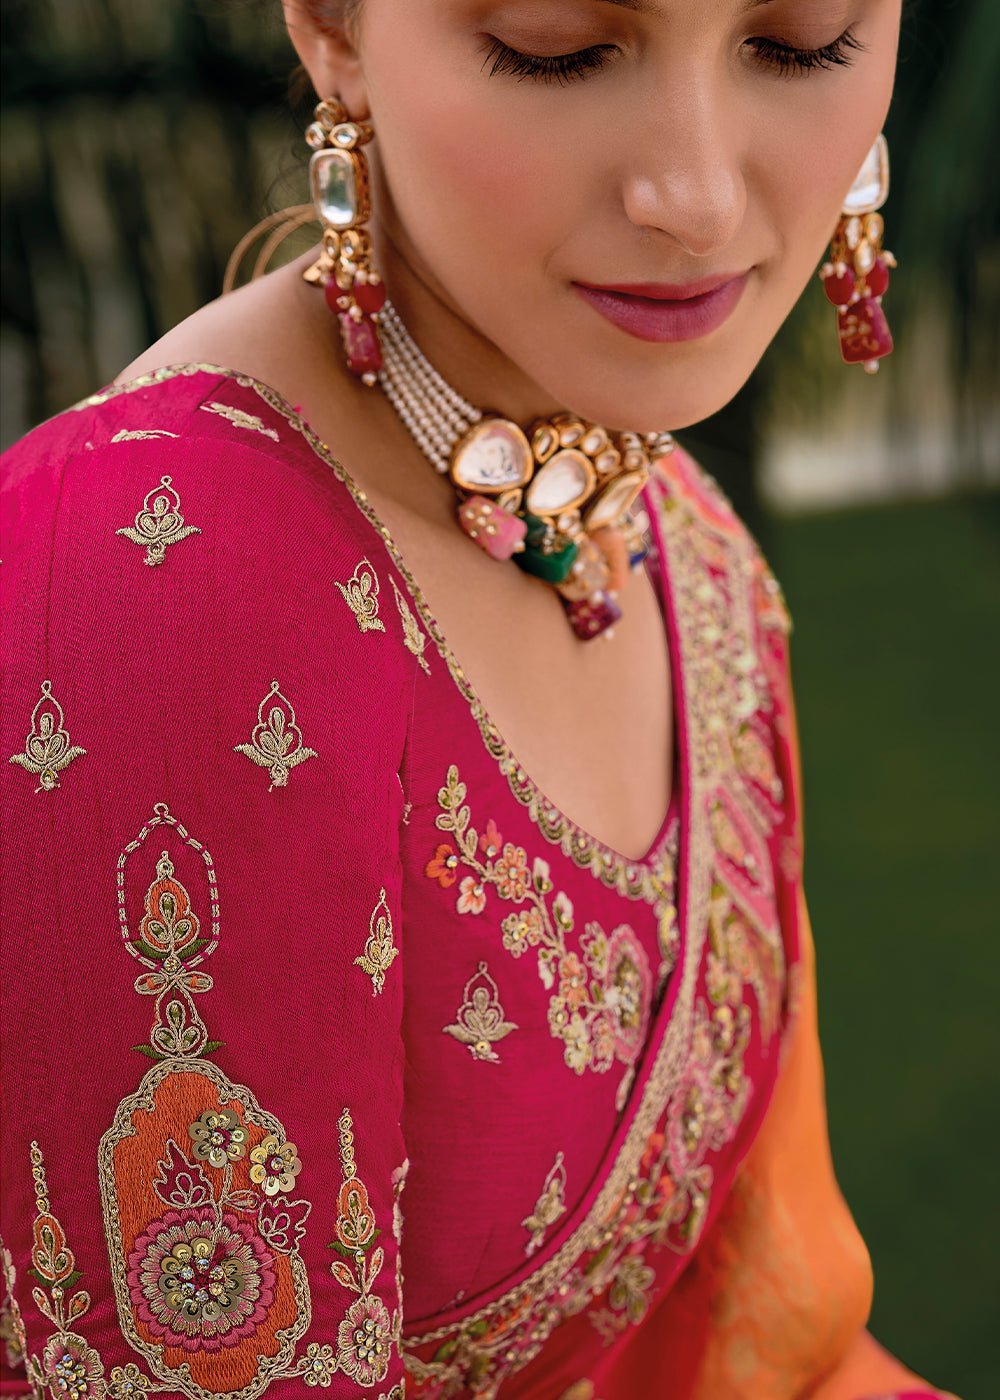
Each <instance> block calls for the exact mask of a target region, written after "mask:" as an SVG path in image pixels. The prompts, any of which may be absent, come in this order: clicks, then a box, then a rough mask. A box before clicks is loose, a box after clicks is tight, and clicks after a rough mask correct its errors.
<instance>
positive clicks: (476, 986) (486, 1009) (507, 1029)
mask: <svg viewBox="0 0 1000 1400" xmlns="http://www.w3.org/2000/svg"><path fill="white" fill-rule="evenodd" d="M463 997H464V1000H463V1002H462V1005H461V1006H460V1007H459V1008H458V1014H457V1015H456V1017H455V1022H456V1024H455V1025H453V1026H445V1027H444V1028H443V1029H444V1031H445V1034H446V1035H453V1036H454V1037H455V1039H456V1040H459V1041H461V1042H462V1044H463V1045H467V1046H468V1047H469V1053H470V1054H471V1055H472V1058H473V1059H474V1060H489V1061H490V1062H491V1063H492V1064H495V1065H498V1064H499V1063H500V1056H499V1055H498V1054H497V1053H496V1051H495V1050H494V1049H493V1046H494V1045H495V1044H496V1042H497V1041H498V1040H503V1038H504V1036H506V1035H510V1033H511V1031H516V1030H517V1022H516V1021H508V1020H506V1019H505V1013H504V1009H503V1007H502V1006H501V1005H500V991H499V988H498V987H497V984H496V983H495V982H494V980H493V978H492V977H491V976H490V974H489V973H488V972H487V970H486V964H485V963H484V962H481V963H480V964H479V969H478V971H477V972H476V973H475V974H474V975H473V976H472V977H470V978H469V980H468V982H466V984H465V991H464V992H463Z"/></svg>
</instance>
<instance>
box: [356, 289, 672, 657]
mask: <svg viewBox="0 0 1000 1400" xmlns="http://www.w3.org/2000/svg"><path fill="white" fill-rule="evenodd" d="M378 332H379V339H380V341H381V346H382V366H381V369H380V370H379V372H378V383H379V384H380V386H381V388H382V390H383V392H384V393H385V396H386V398H387V399H388V400H389V402H390V403H391V404H392V406H393V408H394V409H395V410H396V412H397V414H398V415H399V417H400V419H401V421H402V423H403V424H404V426H405V427H406V428H407V430H408V431H409V433H410V435H411V436H412V438H413V440H414V441H415V442H416V444H417V446H418V447H419V448H420V450H421V452H423V454H424V456H425V457H426V458H427V459H428V460H429V461H430V463H431V464H432V466H433V467H434V468H435V469H436V470H437V471H439V472H440V473H441V474H442V475H447V476H449V477H450V478H451V481H452V484H453V485H454V487H455V489H456V491H457V493H458V497H459V505H458V512H457V514H458V523H459V524H460V525H461V527H462V529H463V530H464V531H465V533H466V534H467V535H468V536H469V538H470V539H473V540H475V542H476V544H478V545H479V546H480V548H482V549H484V550H485V551H486V553H487V554H488V555H489V556H490V557H491V558H492V559H501V560H502V559H513V560H514V562H515V563H516V564H517V565H518V567H519V568H521V569H523V570H524V571H525V573H529V574H533V575H534V576H535V577H536V578H540V579H544V580H545V582H546V583H549V584H551V585H552V586H553V587H554V588H555V590H556V592H557V593H558V594H559V596H560V598H561V600H562V603H563V606H564V608H565V609H566V614H567V616H568V618H569V621H570V625H571V626H572V628H573V631H574V632H575V633H576V635H577V636H578V637H579V638H581V640H583V641H589V640H590V639H591V638H593V637H598V636H600V635H601V634H602V633H604V634H605V635H608V633H609V629H610V628H611V627H612V626H613V625H614V623H615V622H616V621H617V620H618V618H620V617H621V609H620V607H619V606H618V602H617V595H618V593H619V591H620V590H621V589H622V588H623V587H624V585H625V582H626V580H627V577H628V573H629V569H630V568H632V569H636V568H638V567H639V565H640V564H641V563H642V560H643V559H644V558H645V555H646V548H645V546H644V544H643V542H642V537H641V535H640V533H639V531H638V530H637V529H636V527H635V525H634V523H633V521H632V518H631V514H630V511H631V508H632V506H633V505H634V503H635V501H636V499H637V497H638V496H639V493H640V492H641V490H642V488H643V487H644V486H645V484H646V482H647V481H648V479H649V473H650V469H651V467H652V464H653V463H654V462H655V461H656V460H657V459H658V458H660V457H663V456H665V455H666V454H667V453H668V452H670V451H672V449H673V445H674V444H673V439H672V438H671V436H670V434H669V433H665V432H664V433H644V434H641V433H632V432H622V433H610V432H608V431H607V430H606V429H605V428H602V427H600V426H599V425H597V424H595V423H587V422H585V421H584V420H583V419H581V418H577V417H576V416H575V415H573V414H570V413H561V414H558V415H556V416H555V417H553V418H549V419H537V420H536V421H535V422H533V423H532V424H530V426H529V427H528V428H527V429H526V430H525V429H523V428H521V427H520V426H519V425H518V424H517V423H514V422H512V421H511V420H510V419H509V418H503V417H501V416H500V415H498V414H493V413H483V412H481V410H479V409H478V408H475V407H474V406H473V405H472V404H470V403H468V402H467V401H466V400H465V399H463V398H462V396H461V394H459V393H458V392H457V391H456V390H455V389H453V388H452V387H451V385H450V384H448V383H446V382H445V380H444V379H442V377H441V375H440V374H438V372H437V370H436V369H435V368H434V367H433V365H432V364H431V363H430V362H429V361H428V360H427V358H426V357H425V356H424V354H423V353H422V352H421V350H420V349H419V348H418V346H417V345H416V344H415V342H414V340H413V338H412V337H411V335H410V334H409V332H408V331H407V329H406V327H405V326H404V325H403V323H402V321H401V320H400V318H399V313H398V312H397V311H396V309H395V307H393V306H392V304H391V303H390V302H388V301H387V302H386V303H385V305H384V307H383V308H382V309H381V310H380V311H379V314H378Z"/></svg>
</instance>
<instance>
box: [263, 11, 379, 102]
mask: <svg viewBox="0 0 1000 1400" xmlns="http://www.w3.org/2000/svg"><path fill="white" fill-rule="evenodd" d="M283 5H284V10H285V24H286V25H287V27H288V35H289V38H290V39H291V41H292V43H293V45H294V46H295V52H296V53H297V54H298V56H299V58H300V59H301V60H302V65H303V67H304V68H305V70H306V72H307V73H308V74H309V77H310V79H311V80H312V85H313V87H314V88H315V89H316V92H317V94H318V95H319V97H320V99H323V98H326V97H336V98H339V100H340V101H341V102H343V104H344V106H345V107H346V108H347V110H348V112H349V113H350V115H351V116H352V117H353V118H354V119H355V121H364V120H365V118H366V117H368V116H369V115H370V112H369V105H368V90H367V86H366V84H365V79H364V73H363V72H362V68H361V60H360V57H359V55H358V51H357V48H356V47H355V39H356V37H357V26H356V25H347V24H345V23H344V22H343V21H342V20H340V19H338V18H336V17H335V16H334V15H327V14H324V9H326V8H329V9H330V10H333V9H334V8H335V7H334V5H332V4H331V5H328V6H324V5H323V3H322V0H283Z"/></svg>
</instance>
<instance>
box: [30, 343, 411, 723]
mask: <svg viewBox="0 0 1000 1400" xmlns="http://www.w3.org/2000/svg"><path fill="white" fill-rule="evenodd" d="M5 467H6V470H5V472H4V496H5V505H4V535H5V542H4V551H3V553H4V566H5V573H6V575H7V579H8V583H9V585H10V589H11V596H16V597H18V598H19V599H23V600H24V623H25V625H24V627H23V628H22V629H21V640H20V642H19V643H18V645H19V648H20V649H21V654H20V655H19V657H18V658H17V665H18V666H21V667H23V666H27V667H28V669H29V670H32V671H34V670H38V668H41V670H38V674H39V675H42V674H48V672H46V671H45V667H46V666H49V667H50V669H51V666H52V664H53V663H52V662H51V661H48V660H46V659H44V658H43V657H42V656H41V655H39V656H37V657H35V658H34V662H33V663H32V658H31V655H30V653H31V652H32V651H33V650H34V649H35V643H36V641H37V644H38V646H39V647H41V646H42V638H43V636H44V635H46V629H48V630H49V632H51V634H52V635H55V634H56V633H58V635H59V637H60V645H61V644H62V643H66V644H67V645H68V646H70V647H71V648H72V647H85V648H90V650H91V651H93V650H94V649H95V647H96V650H97V651H100V650H102V648H103V649H104V650H107V649H108V647H107V646H105V643H106V642H107V643H108V645H109V646H110V649H111V650H113V651H115V653H116V654H118V653H120V652H124V651H126V650H127V651H128V653H129V654H130V656H131V658H132V659H133V660H134V659H135V658H137V657H138V656H140V655H142V654H144V653H145V654H147V655H148V657H149V658H150V660H152V658H153V657H154V656H156V655H158V656H160V657H161V658H162V659H164V660H166V658H168V657H169V658H170V660H169V664H170V665H171V666H172V667H181V668H182V669H186V670H187V671H188V673H189V674H190V675H191V676H192V677H194V676H195V675H197V677H198V683H199V685H201V686H204V687H206V688H208V689H209V690H211V689H212V688H213V687H215V688H217V687H219V686H221V685H223V684H225V685H227V686H231V685H232V680H233V677H234V676H237V675H244V674H245V673H246V672H247V671H253V672H256V671H257V670H258V669H259V670H260V677H259V678H257V680H256V683H257V685H258V688H259V687H260V685H261V684H263V683H264V682H267V683H268V684H269V683H270V681H271V680H272V679H273V678H274V677H276V676H277V677H279V678H281V679H282V683H283V684H284V676H285V675H286V674H287V672H288V671H289V669H292V670H294V671H295V672H296V673H297V674H298V676H299V678H300V681H299V684H300V687H304V686H308V687H310V688H314V689H316V690H317V691H318V692H320V693H322V694H324V695H326V697H327V701H326V703H328V704H332V705H334V706H335V707H336V709H337V712H338V715H339V716H340V718H339V720H338V721H337V722H338V724H339V725H340V726H341V727H343V724H344V723H346V722H348V720H349V722H350V725H351V726H352V727H353V728H354V729H357V730H358V733H359V736H360V735H361V733H362V731H364V732H368V729H369V728H371V727H372V726H376V727H378V728H379V730H380V733H381V735H382V740H380V742H382V741H383V740H384V739H385V738H386V737H389V731H390V730H391V732H392V733H397V734H398V737H399V740H400V742H401V736H402V732H403V728H404V727H405V703H406V702H405V696H406V693H407V691H408V687H409V685H410V684H412V682H413V670H414V665H415V664H416V660H415V657H414V655H413V653H412V648H409V649H408V646H407V642H406V637H405V635H404V630H403V628H402V626H401V624H400V617H399V615H398V613H397V607H396V605H395V603H394V600H393V590H392V588H391V585H390V577H392V575H393V571H394V568H395V565H394V562H393V559H392V556H391V555H390V553H389V552H388V549H387V541H386V537H385V534H384V531H383V530H382V528H381V526H380V524H379V522H378V521H377V519H376V518H375V517H374V516H373V515H372V513H371V512H370V510H369V509H368V506H367V502H366V499H365V497H364V495H363V493H361V492H360V491H358V490H357V488H356V487H355V486H354V485H353V483H352V482H351V481H350V479H349V478H348V476H347V474H346V473H345V471H344V470H343V468H342V467H341V466H340V464H339V463H338V462H337V461H336V459H335V458H334V457H333V455H332V453H330V452H329V451H328V450H327V449H326V448H325V447H324V445H323V444H322V443H321V442H319V440H318V439H316V438H315V436H314V435H313V434H312V433H311V432H310V429H309V427H308V425H307V424H306V423H304V422H303V421H302V419H301V418H300V417H299V415H298V414H297V413H296V412H295V409H294V407H292V406H291V405H289V404H287V403H285V402H284V401H283V400H282V399H281V398H280V396H278V395H277V394H276V393H274V392H273V391H271V390H270V389H268V388H267V387H266V386H264V385H261V384H258V383H256V382H255V381H253V380H250V379H248V378H247V377H245V376H241V375H234V374H229V373H226V372H225V371H221V370H218V369H213V368H210V367H205V366H184V367H181V368H179V369H174V370H169V371H156V372H155V373H153V374H150V375H148V376H145V377H141V378H139V379H137V380H134V381H132V382H131V383H129V384H125V385H122V386H118V387H115V388H112V389H109V390H105V391H103V392H102V393H100V394H96V395H94V396H93V397H92V398H91V399H89V400H87V401H85V402H84V403H82V404H80V405H78V406H77V407H76V408H74V409H71V410H69V411H67V412H66V413H63V414H60V415H59V416H58V417H56V418H54V419H52V420H50V421H49V422H48V423H45V424H43V425H42V426H41V427H39V428H38V429H36V430H35V431H34V432H33V433H31V434H29V435H28V437H27V438H25V439H23V440H22V441H21V442H20V443H19V444H17V445H16V446H15V447H14V448H12V449H11V450H10V452H9V453H8V454H7V459H6V462H5ZM380 594H381V597H380ZM383 619H384V620H383ZM109 626H111V627H113V628H114V629H115V630H116V636H115V637H114V639H113V645H112V644H111V643H112V639H111V638H108V637H107V636H106V634H107V631H108V628H109ZM33 639H34V640H33ZM129 664H131V662H130V663H129ZM89 665H90V660H89V653H88V661H87V666H89ZM119 669H120V665H119ZM265 672H266V674H265ZM93 679H94V681H95V683H96V681H97V678H96V676H95V677H94V678H93ZM264 690H266V685H264ZM261 693H262V694H263V693H264V691H263V690H262V692H261ZM257 698H258V699H259V698H260V697H259V696H258V697H257ZM393 716H394V717H395V718H394V720H393V718H392V717H393ZM387 725H388V729H387Z"/></svg>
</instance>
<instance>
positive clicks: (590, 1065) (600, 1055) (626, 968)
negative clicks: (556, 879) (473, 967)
mask: <svg viewBox="0 0 1000 1400" xmlns="http://www.w3.org/2000/svg"><path fill="white" fill-rule="evenodd" d="M465 799H466V786H465V784H464V783H463V782H461V781H460V780H459V776H458V769H457V768H456V767H455V765H454V764H452V766H451V767H450V768H449V769H448V776H447V780H446V782H445V786H444V787H443V788H441V789H439V791H438V806H439V807H440V808H441V811H440V812H439V813H438V816H437V818H436V825H437V826H438V827H439V829H440V830H442V831H446V832H448V833H449V834H451V835H452V836H453V837H454V839H455V841H456V843H457V846H458V850H457V851H456V850H455V848H454V847H453V846H451V845H448V844H443V845H440V846H438V848H437V850H436V852H435V854H434V856H433V857H432V859H431V860H430V861H429V862H428V863H427V866H426V867H425V874H426V875H427V876H428V877H429V878H431V879H436V880H437V881H438V882H439V883H440V884H441V885H443V886H445V888H447V887H448V885H450V884H452V883H453V882H454V878H455V875H454V872H455V870H456V868H457V866H458V865H459V864H461V865H464V866H465V867H467V868H469V869H471V870H472V871H473V872H474V873H473V874H470V875H466V876H464V877H463V879H462V880H461V882H460V884H459V887H458V889H459V893H458V899H457V902H456V907H457V909H458V912H459V913H460V914H482V913H483V911H484V910H485V908H486V903H487V889H488V888H491V887H492V888H493V889H495V890H496V892H497V894H498V895H499V897H500V898H501V899H503V900H506V901H508V902H509V903H512V904H517V905H520V906H521V907H520V908H518V909H516V910H515V911H514V912H513V913H511V914H508V915H506V916H505V917H504V919H503V920H502V922H501V925H500V929H501V938H502V942H503V946H504V947H505V948H506V949H507V951H508V952H509V953H510V954H511V956H512V957H514V958H519V957H521V956H522V955H523V954H524V953H525V952H526V951H527V950H528V949H529V948H531V949H535V950H537V952H536V957H537V960H538V976H539V978H540V979H541V982H542V985H543V986H544V987H545V989H546V990H547V991H549V992H550V993H551V995H550V997H549V1009H548V1023H549V1029H550V1031H551V1033H552V1035H553V1036H554V1037H555V1038H556V1039H557V1040H561V1041H562V1043H563V1058H564V1059H565V1061H566V1064H567V1065H568V1066H569V1067H570V1069H572V1070H574V1071H575V1072H576V1073H577V1074H583V1072H584V1071H585V1070H587V1069H591V1070H594V1071H596V1072H597V1073H599V1074H604V1073H606V1072H607V1071H608V1070H609V1069H610V1068H611V1066H612V1065H613V1064H614V1063H615V1062H616V1061H620V1062H621V1063H622V1064H625V1065H626V1066H629V1067H631V1066H632V1065H634V1063H635V1061H636V1058H637V1056H638V1054H639V1052H640V1050H641V1048H642V1046H643V1044H644V1042H645V1038H646V1029H647V1026H648V1023H649V1012H650V1007H651V1004H652V997H653V979H652V974H651V972H650V968H649V962H648V959H647V957H646V954H645V951H644V949H643V947H642V944H641V943H640V942H639V940H638V938H637V937H636V935H635V933H634V932H633V930H632V929H631V928H630V927H629V926H628V924H621V925H620V926H619V927H618V928H616V929H615V930H614V932H613V933H612V934H611V935H610V937H609V936H608V935H607V934H606V933H605V932H604V930H603V929H602V928H601V926H600V924H597V923H588V924H587V926H586V931H585V932H584V933H582V934H581V935H580V949H579V951H576V950H573V949H571V948H569V946H568V945H567V942H566V935H567V934H569V933H571V932H572V931H573V928H574V912H573V904H572V902H571V900H570V899H569V897H568V896H567V895H566V894H565V893H563V892H562V891H560V892H558V893H556V894H555V895H554V897H553V898H552V899H551V900H550V899H549V896H550V895H552V893H553V885H552V880H551V878H550V873H549V866H548V864H547V862H545V861H543V860H536V861H534V862H533V864H532V867H531V869H530V870H529V868H528V856H527V853H526V852H525V850H524V849H523V847H521V846H515V845H514V844H513V842H510V841H504V839H503V836H502V834H501V832H500V831H499V829H498V827H497V824H496V822H495V821H493V820H492V819H490V820H489V821H488V822H487V825H486V829H485V831H484V832H483V833H482V835H479V834H478V833H477V831H476V830H475V828H474V827H472V826H470V822H471V819H472V818H471V813H470V810H469V808H468V806H467V805H466V802H465ZM661 945H662V940H661ZM663 951H664V954H665V963H666V972H667V973H669V971H670V969H671V967H672V966H673V964H672V962H666V957H667V956H668V955H669V952H670V949H669V947H666V946H664V947H663ZM674 954H675V956H676V944H675V945H674ZM664 975H665V974H664ZM626 1092H627V1086H626V1087H625V1088H621V1086H620V1093H619V1098H620V1099H623V1098H624V1094H625V1093H626Z"/></svg>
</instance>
